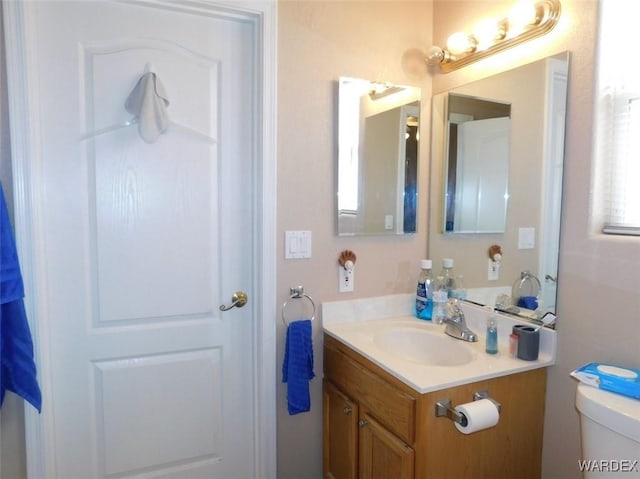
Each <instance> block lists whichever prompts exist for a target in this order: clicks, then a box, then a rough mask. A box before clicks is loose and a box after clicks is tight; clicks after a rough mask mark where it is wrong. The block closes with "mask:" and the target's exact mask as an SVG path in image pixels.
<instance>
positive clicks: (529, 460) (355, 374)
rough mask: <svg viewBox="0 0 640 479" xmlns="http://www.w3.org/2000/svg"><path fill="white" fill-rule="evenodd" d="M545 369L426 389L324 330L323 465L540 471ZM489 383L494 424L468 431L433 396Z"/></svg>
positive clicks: (374, 471)
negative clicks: (495, 407) (496, 413)
mask: <svg viewBox="0 0 640 479" xmlns="http://www.w3.org/2000/svg"><path fill="white" fill-rule="evenodd" d="M545 384H546V370H545V369H544V368H540V369H535V370H532V371H527V372H523V373H518V374H512V375H509V376H503V377H500V378H494V379H490V380H485V381H478V382H476V383H473V384H465V385H462V386H456V387H454V388H448V389H444V390H441V391H436V392H431V393H425V394H420V393H417V392H416V391H415V390H413V389H412V388H410V387H409V386H407V385H406V384H404V383H403V382H402V381H400V380H398V379H397V378H395V377H394V376H392V375H390V374H389V373H387V372H386V371H384V370H383V369H382V368H380V367H378V366H377V365H375V364H374V363H372V362H371V361H369V360H367V359H366V358H364V357H363V356H361V355H360V354H358V353H357V352H355V351H354V350H352V349H351V348H349V347H348V346H346V345H344V344H343V343H341V342H339V341H337V340H335V339H334V338H332V337H331V336H328V335H325V338H324V380H323V397H324V399H323V407H324V409H323V421H324V424H323V428H324V430H323V448H324V450H323V472H324V477H325V478H327V479H329V478H331V479H355V478H360V479H368V478H385V479H387V478H389V479H391V478H392V479H410V478H416V479H448V478H451V479H465V478H468V479H476V478H477V479H480V478H492V479H510V478H514V479H527V478H530V479H534V478H537V479H539V478H540V475H541V457H542V431H543V420H544V399H545ZM479 390H487V391H489V394H490V395H491V397H493V398H495V399H496V400H498V401H499V402H500V403H501V404H502V411H501V414H500V421H499V422H498V424H497V425H496V426H495V427H493V428H490V429H486V430H484V431H479V432H476V433H473V434H468V435H465V434H462V433H460V432H459V431H458V430H457V429H456V428H455V425H454V423H453V422H452V421H451V420H449V419H447V418H444V417H436V416H435V403H436V402H437V401H440V400H443V399H450V400H451V401H452V404H453V405H454V406H455V405H457V404H461V403H465V402H469V401H471V400H472V399H473V393H474V392H476V391H479Z"/></svg>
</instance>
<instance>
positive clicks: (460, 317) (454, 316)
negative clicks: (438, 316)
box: [443, 299, 478, 343]
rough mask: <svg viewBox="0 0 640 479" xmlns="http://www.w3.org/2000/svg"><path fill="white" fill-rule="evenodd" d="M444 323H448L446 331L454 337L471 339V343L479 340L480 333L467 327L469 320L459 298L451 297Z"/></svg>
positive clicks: (465, 339) (464, 339) (463, 339)
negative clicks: (459, 302) (465, 317)
mask: <svg viewBox="0 0 640 479" xmlns="http://www.w3.org/2000/svg"><path fill="white" fill-rule="evenodd" d="M443 323H445V324H446V325H447V326H446V327H445V329H444V332H445V333H446V334H448V335H449V336H451V337H452V338H456V339H461V340H462V341H469V342H470V343H474V342H476V341H477V340H478V335H477V334H476V333H474V332H473V331H471V330H470V329H469V328H468V327H467V321H466V320H465V319H464V313H463V312H462V308H460V305H459V304H458V300H457V299H450V300H449V301H448V302H447V314H446V316H445V317H444V319H443Z"/></svg>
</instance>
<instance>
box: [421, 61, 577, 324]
mask: <svg viewBox="0 0 640 479" xmlns="http://www.w3.org/2000/svg"><path fill="white" fill-rule="evenodd" d="M568 66H569V55H568V53H566V52H565V53H562V54H558V55H555V56H553V57H549V58H545V59H542V60H539V61H537V62H533V63H531V64H528V65H524V66H521V67H518V68H515V69H513V70H509V71H506V72H503V73H500V74H498V75H495V76H492V77H489V78H485V79H482V80H478V81H475V82H473V83H470V84H467V85H463V86H461V87H458V88H455V89H454V90H452V91H449V92H443V93H440V94H437V95H435V96H434V97H433V104H432V107H433V108H432V112H433V119H432V128H433V130H432V144H431V180H430V190H429V191H430V193H429V194H430V201H429V203H430V214H429V236H428V241H429V257H430V258H431V259H432V260H433V261H434V267H435V268H439V267H440V264H439V263H440V262H441V260H442V258H454V259H455V264H456V270H457V271H456V272H457V274H461V275H463V276H464V282H465V285H466V287H467V290H468V295H467V297H468V298H469V299H470V300H473V301H475V302H478V303H481V304H485V305H491V306H493V307H496V300H499V301H498V302H499V303H500V304H501V305H503V306H505V307H506V309H508V310H509V311H510V312H513V313H519V314H520V315H521V316H522V317H523V318H525V319H532V318H533V320H534V321H537V319H538V318H541V317H542V316H543V315H544V314H545V313H546V312H553V313H555V309H556V292H557V288H556V278H557V271H558V253H559V241H560V240H559V238H560V211H561V199H562V170H563V158H564V121H565V110H566V94H567V75H568ZM453 95H460V96H464V97H467V98H468V97H473V98H481V99H484V100H490V101H492V102H495V103H497V104H499V105H508V106H509V110H510V111H509V114H508V115H504V116H508V117H509V119H510V133H509V139H510V141H509V148H508V153H509V154H508V164H507V165H506V166H504V167H503V168H502V170H504V171H501V173H504V175H505V177H506V185H507V188H508V208H506V216H505V218H506V221H505V223H504V228H503V230H502V232H500V233H497V232H495V231H494V232H483V233H478V232H475V233H468V234H452V233H453V232H455V228H456V226H455V222H456V220H455V216H454V217H453V218H454V219H453V220H451V221H453V223H454V224H453V225H452V226H451V228H448V223H449V221H450V218H448V217H447V208H446V203H447V202H448V201H449V199H450V198H451V197H452V196H453V198H451V201H454V202H455V208H456V209H457V208H458V203H457V198H458V191H457V190H458V189H459V188H466V183H465V185H462V184H459V183H458V178H457V177H456V182H455V188H456V192H455V193H452V192H450V191H448V186H449V185H448V183H449V182H448V180H446V181H445V180H444V179H445V178H448V177H450V176H452V175H453V173H451V171H450V165H449V164H448V159H449V154H450V151H449V150H450V148H449V145H450V144H451V142H450V141H449V140H450V138H449V136H450V131H449V125H450V122H451V117H450V116H449V113H448V111H449V110H450V105H449V103H450V99H451V98H452V96H453ZM454 113H456V112H455V111H454ZM462 114H463V115H471V114H468V113H466V112H463V113H462ZM458 144H459V143H456V145H458ZM483 156H484V158H481V160H482V161H483V163H482V165H483V166H484V165H485V164H486V163H485V162H486V161H487V158H488V157H489V156H490V155H483ZM481 169H482V168H481ZM494 174H496V172H494ZM497 176H500V174H497ZM475 181H476V183H477V182H481V180H480V179H478V178H476V179H475ZM501 181H502V180H501ZM472 183H473V182H472ZM500 188H502V186H501V187H500ZM505 191H506V190H505ZM476 195H477V193H476V192H475V191H473V190H472V196H476ZM494 211H495V216H498V217H500V218H502V216H503V214H504V213H503V211H502V210H501V209H496V210H494ZM494 219H495V220H496V221H498V218H494ZM477 231H478V230H477ZM491 245H500V246H501V248H502V258H501V260H500V262H499V264H498V265H497V266H498V270H497V274H496V271H495V270H492V268H491V267H492V264H491V262H490V259H489V256H488V248H489V247H490V246H491ZM494 266H495V265H494ZM525 271H528V272H530V274H531V275H533V276H534V277H535V278H537V279H538V280H539V281H540V285H541V288H540V291H539V294H538V295H537V297H536V298H535V303H533V302H529V303H527V305H526V306H529V307H528V308H527V307H523V306H518V304H517V298H514V297H513V295H514V293H513V291H514V285H517V284H519V282H520V281H521V280H522V274H523V272H525ZM496 277H497V279H495V278H496ZM489 278H492V279H489ZM514 299H516V301H514ZM536 303H537V304H536Z"/></svg>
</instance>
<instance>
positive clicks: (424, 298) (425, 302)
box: [415, 259, 433, 320]
mask: <svg viewBox="0 0 640 479" xmlns="http://www.w3.org/2000/svg"><path fill="white" fill-rule="evenodd" d="M431 268H432V262H431V260H430V259H423V260H422V261H420V276H419V277H418V287H417V288H416V307H415V315H416V318H418V319H426V320H431V315H432V314H433V274H432V272H431Z"/></svg>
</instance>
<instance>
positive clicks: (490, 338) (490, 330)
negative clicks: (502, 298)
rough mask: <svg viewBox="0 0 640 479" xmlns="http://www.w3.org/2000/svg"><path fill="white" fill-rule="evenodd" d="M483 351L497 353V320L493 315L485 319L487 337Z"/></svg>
mask: <svg viewBox="0 0 640 479" xmlns="http://www.w3.org/2000/svg"><path fill="white" fill-rule="evenodd" d="M485 351H486V352H487V354H497V353H498V320H497V318H496V317H495V315H492V316H489V319H487V337H486V347H485Z"/></svg>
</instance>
